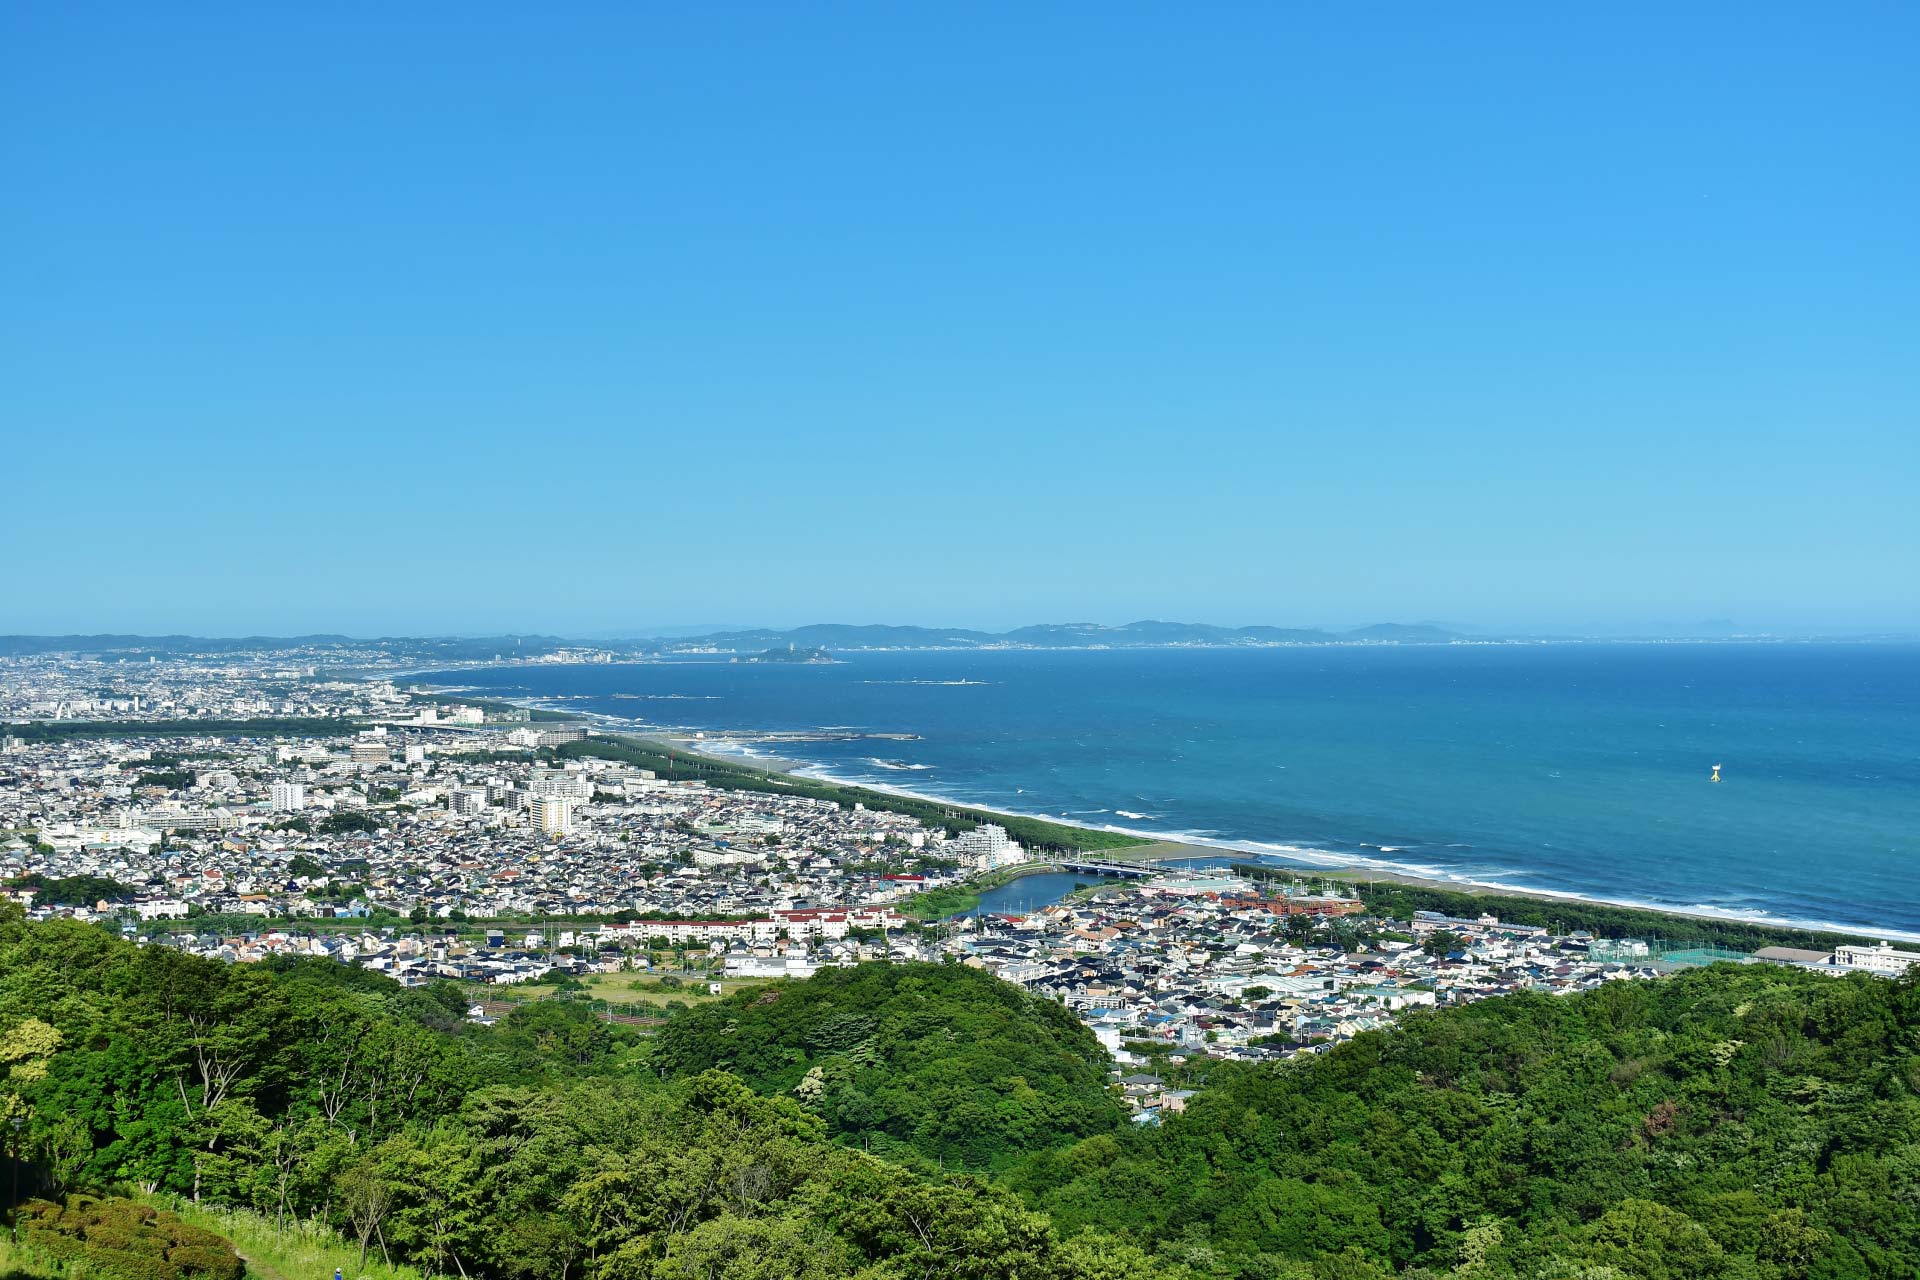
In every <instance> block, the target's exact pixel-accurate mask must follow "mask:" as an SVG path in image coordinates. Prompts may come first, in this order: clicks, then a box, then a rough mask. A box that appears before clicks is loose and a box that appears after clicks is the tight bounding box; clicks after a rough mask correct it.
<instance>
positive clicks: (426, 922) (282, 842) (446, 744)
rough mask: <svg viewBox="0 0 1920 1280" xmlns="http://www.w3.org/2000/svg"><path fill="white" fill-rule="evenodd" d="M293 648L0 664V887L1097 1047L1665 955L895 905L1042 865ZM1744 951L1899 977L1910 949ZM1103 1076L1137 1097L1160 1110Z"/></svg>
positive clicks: (420, 974) (1350, 1032) (429, 956)
mask: <svg viewBox="0 0 1920 1280" xmlns="http://www.w3.org/2000/svg"><path fill="white" fill-rule="evenodd" d="M315 656H316V655H315V654H312V653H302V652H281V653H266V654H239V655H226V656H221V657H218V658H206V657H199V658H194V659H191V660H176V659H171V658H170V659H168V660H165V661H162V660H160V659H159V658H158V657H157V656H154V657H150V658H149V659H148V660H146V661H141V662H128V661H125V660H120V661H115V662H106V661H103V660H100V659H97V658H84V659H62V658H59V657H53V656H43V655H36V656H32V657H27V658H13V659H6V660H0V714H3V715H4V716H5V718H6V720H7V722H8V724H7V727H6V730H5V732H4V735H3V736H0V882H4V883H5V885H6V886H7V887H6V890H5V891H6V893H7V894H8V895H9V896H11V897H12V898H14V899H15V900H16V901H18V902H20V903H21V904H23V905H24V906H25V907H26V908H27V910H28V913H29V915H30V916H32V917H34V918H48V917H52V916H70V917H73V918H76V919H80V920H97V921H99V922H100V923H101V924H102V925H103V926H105V927H109V928H114V929H118V930H121V931H123V932H126V933H128V934H132V935H137V936H139V937H140V938H141V939H142V941H144V942H146V943H148V944H149V945H161V946H171V947H177V948H180V949H182V950H186V951H190V952H194V953H198V954H201V955H207V956H212V957H217V958H219V959H222V960H228V961H233V962H242V963H244V962H250V961H257V960H262V959H265V958H268V957H272V956H323V957H328V958H331V959H333V960H337V961H339V962H342V963H350V964H357V965H361V966H363V967H366V968H370V969H374V970H377V971H379V972H382V973H385V974H388V975H389V976H391V977H393V978H395V979H396V980H398V981H400V982H401V983H403V984H407V985H421V984H426V983H431V982H434V981H438V980H442V979H452V980H456V981H462V982H469V983H484V984H493V985H510V984H516V983H524V982H528V981H534V980H538V979H542V978H546V977H548V976H549V975H551V974H553V973H554V971H555V970H561V971H564V972H568V973H574V974H586V973H589V972H593V971H620V970H624V969H633V968H646V967H648V966H650V965H651V964H652V963H653V960H652V958H651V957H652V956H653V955H654V953H655V952H657V951H658V950H660V949H671V950H674V951H677V952H679V953H680V954H681V956H682V957H683V959H684V957H685V956H686V955H687V953H689V952H691V953H694V954H695V955H697V956H698V957H699V962H700V965H701V969H702V971H703V972H707V973H710V974H712V975H714V976H716V977H718V976H722V975H724V976H726V977H730V978H735V979H777V978H801V977H806V976H808V975H810V974H812V973H814V972H815V971H817V970H818V969H819V968H821V967H823V966H833V965H850V964H855V963H859V962H860V961H863V960H871V959H899V960H908V959H911V960H932V959H948V960H951V961H954V962H958V963H962V964H965V965H969V966H973V967H976V968H980V969H984V970H986V971H988V972H990V973H992V974H994V975H997V976H998V977H1000V978H1003V979H1005V980H1007V981H1010V982H1015V983H1018V984H1020V985H1022V986H1024V987H1027V988H1029V989H1030V990H1033V991H1035V992H1039V993H1042V994H1044V995H1046V996H1048V997H1051V998H1053V999H1056V1000H1058V1001H1059V1002H1061V1003H1062V1004H1064V1005H1065V1006H1067V1007H1068V1008H1069V1009H1071V1010H1073V1011H1074V1012H1075V1013H1076V1014H1077V1015H1078V1016H1079V1017H1080V1018H1081V1019H1083V1020H1084V1021H1085V1022H1086V1023H1088V1024H1089V1025H1090V1026H1091V1027H1092V1029H1093V1030H1094V1032H1095V1034H1096V1035H1097V1036H1098V1038H1099V1039H1100V1041H1101V1043H1102V1044H1103V1045H1105V1046H1106V1047H1107V1048H1108V1050H1109V1051H1110V1052H1112V1053H1113V1054H1114V1056H1115V1058H1116V1059H1117V1060H1118V1061H1119V1062H1121V1063H1123V1064H1124V1063H1130V1062H1137V1061H1141V1060H1143V1055H1156V1054H1169V1053H1170V1054H1174V1055H1181V1054H1194V1053H1204V1054H1209V1055H1213V1056H1221V1057H1237V1058H1248V1059H1262V1058H1271V1057H1278V1056H1285V1055H1291V1054H1299V1053H1307V1052H1317V1051H1319V1050H1321V1049H1323V1048H1325V1047H1326V1046H1328V1045H1331V1044H1334V1043H1338V1042H1340V1041H1342V1040H1346V1039H1349V1038H1351V1037H1352V1036H1354V1035H1356V1034H1358V1033H1360V1032H1363V1031H1366V1030H1369V1029H1373V1028H1377V1027H1381V1026H1383V1025H1385V1024H1386V1023H1387V1022H1388V1021H1389V1020H1390V1019H1392V1018H1393V1017H1394V1015H1395V1014H1396V1013H1398V1012H1400V1011H1401V1010H1404V1009H1407V1008H1410V1007H1416V1006H1431V1005H1445V1004H1454V1003H1462V1002H1466V1001H1471V1000H1477V999H1481V998H1483V997H1487V996H1495V995H1500V994H1504V993H1508V992H1513V991H1518V990H1537V991H1547V992H1572V991H1579V990H1582V989H1585V988H1589V987H1593V986H1596V985H1598V984H1601V983H1604V982H1608V981H1617V980H1622V979H1633V978H1646V977H1653V976H1657V975H1658V974H1659V973H1661V972H1664V971H1669V970H1670V969H1671V968H1673V967H1674V965H1673V964H1671V963H1668V962H1665V961H1662V960H1660V959H1659V958H1658V957H1655V956H1652V955H1650V954H1649V953H1648V951H1647V949H1646V947H1645V946H1644V945H1636V944H1633V943H1631V941H1630V940H1629V941H1628V942H1627V943H1622V942H1620V941H1618V940H1614V941H1609V942H1607V943H1605V944H1604V945H1599V944H1596V942H1595V940H1594V939H1593V938H1591V937H1589V936H1587V935H1585V934H1573V935H1570V936H1554V935H1551V934H1549V932H1548V931H1547V930H1546V929H1545V928H1542V927H1538V926H1523V925H1514V924H1505V923H1502V922H1501V921H1499V920H1498V919H1496V918H1494V917H1493V916H1482V917H1479V918H1475V919H1457V920H1456V919H1447V918H1444V917H1440V916H1437V915H1434V914H1432V913H1417V914H1415V915H1414V916H1413V917H1412V918H1410V919H1407V920H1398V921H1396V920H1384V919H1375V918H1371V917H1369V916H1367V915H1366V914H1365V908H1364V906H1363V904H1362V903H1361V902H1360V901H1359V900H1357V899H1355V898H1351V897H1345V896H1341V895H1342V891H1340V890H1338V889H1334V888H1331V887H1328V886H1322V887H1321V888H1320V890H1319V891H1318V892H1315V891H1312V890H1311V889H1310V888H1309V887H1308V886H1305V885H1303V884H1299V883H1297V882H1296V883H1289V884H1279V885H1276V884H1272V883H1266V884H1261V885H1258V886H1256V885H1255V884H1254V883H1253V882H1251V881H1249V880H1247V879H1245V878H1244V877H1242V876H1241V875H1238V874H1234V873H1233V872H1231V871H1229V870H1227V869H1225V868H1223V867H1217V866H1215V867H1209V866H1204V865H1201V866H1191V865H1190V866H1184V867H1169V868H1165V869H1163V870H1158V871H1156V870H1154V869H1151V868H1142V869H1141V871H1142V874H1143V876H1144V877H1145V878H1142V879H1130V880H1125V881H1121V882H1112V881H1107V880H1102V879H1099V878H1098V877H1097V876H1090V877H1089V879H1088V882H1087V884H1086V886H1085V887H1084V888H1083V889H1082V890H1080V891H1078V892H1074V893H1070V894H1067V895H1065V896H1064V897H1063V898H1062V899H1061V900H1059V901H1055V902H1052V903H1050V904H1048V905H1044V906H1042V907H1040V908H1039V909H1037V910H1031V911H1027V912H1025V913H1022V914H1019V915H999V914H994V913H992V912H991V911H984V912H981V911H977V912H973V913H969V914H965V915H960V916H955V917H953V918H950V919H945V920H940V919H935V920H932V921H922V920H920V919H917V918H915V917H914V915H913V914H911V909H912V905H913V904H912V900H913V899H914V897H915V895H916V894H919V893H921V892H922V891H924V890H928V889H938V888H942V887H944V886H951V885H955V884H961V883H966V882H969V881H970V880H971V878H973V877H976V876H978V875H980V874H982V873H989V872H997V873H998V874H1000V875H1002V876H1005V875H1008V874H1013V875H1018V874H1020V873H1021V872H1023V871H1027V870H1031V869H1044V868H1045V866H1046V865H1047V864H1045V863H1044V862H1041V861H1038V860H1037V858H1036V855H1034V854H1031V853H1029V852H1028V851H1025V850H1023V849H1022V848H1021V847H1020V846H1019V845H1018V844H1017V843H1015V842H1013V841H1012V840H1010V839H1009V838H1008V836H1007V833H1006V832H1005V831H1004V830H1002V829H1000V828H999V827H996V826H993V825H991V824H986V825H981V826H976V827H973V828H971V829H968V830H965V831H961V832H953V831H949V830H947V829H945V828H941V827H930V826H928V825H925V824H923V823H922V822H921V821H920V820H919V819H917V818H915V817H913V816H910V815H908V814H903V813H896V812H890V811H886V810H884V809H869V808H866V807H864V806H863V805H860V804H850V805H849V804H842V803H836V802H835V801H833V800H826V799H819V798H813V797H808V796H802V795H783V794H779V793H778V792H777V791H765V790H762V791H744V790H730V789H724V788H720V787H710V786H708V785H706V784H705V783H704V782H702V781H700V780H698V779H693V780H669V779H667V778H662V777H660V776H658V775H657V773H656V772H655V771H653V770H650V769H645V768H639V767H636V766H634V765H632V764H630V763H626V762H623V761H622V760H619V759H608V758H599V757H594V756H586V757H584V758H575V757H570V756H569V755H568V754H566V753H565V751H563V750H562V749H564V748H568V747H569V745H570V744H574V743H579V742H582V741H583V740H584V739H586V738H588V737H589V736H599V735H603V734H606V733H608V732H610V730H609V729H608V728H607V726H605V725H595V724H590V723H588V722H586V721H580V720H564V719H560V718H556V717H552V716H551V715H548V716H545V717H543V718H541V719H539V720H536V719H534V718H533V715H534V713H532V712H530V711H528V710H527V709H524V708H516V707H511V706H506V705H502V704H497V703H496V704H487V705H474V704H468V703H463V702H461V701H459V700H458V698H457V696H454V695H448V694H446V693H443V692H435V691H430V690H424V689H420V688H417V687H408V686H407V685H406V683H405V681H404V679H403V678H402V679H395V678H390V677H389V676H388V675H387V674H385V673H383V672H382V671H380V670H377V669H375V670H365V669H363V670H361V671H359V672H358V673H357V674H354V675H352V676H333V675H325V674H322V673H321V671H320V670H319V669H317V668H316V667H315V665H314V664H313V661H312V660H313V659H314V658H315ZM386 661H387V665H389V666H391V665H392V663H391V660H386ZM379 662H380V660H379V659H378V657H377V655H376V656H375V658H374V660H372V661H370V663H369V665H370V666H373V667H377V666H378V665H379ZM1760 958H1762V959H1769V960H1774V961H1777V962H1780V963H1789V964H1796V965H1801V966H1805V967H1812V968H1819V969H1824V970H1827V971H1843V970H1845V969H1849V968H1858V969H1864V970H1867V971H1869V972H1880V973H1899V972H1902V971H1904V970H1905V968H1906V967H1907V965H1908V964H1909V963H1910V962H1911V961H1912V960H1913V959H1914V958H1916V957H1913V956H1911V955H1910V954H1909V953H1906V952H1903V951H1896V950H1893V949H1891V948H1885V947H1881V948H1872V947H1842V948H1840V949H1838V950H1837V951H1835V952H1833V953H1817V952H1794V953H1782V954H1775V955H1768V954H1766V953H1762V955H1761V957H1760ZM1136 1083H1138V1082H1136ZM1129 1097H1130V1098H1131V1099H1132V1100H1133V1101H1134V1102H1135V1103H1136V1104H1137V1106H1138V1108H1139V1112H1140V1114H1141V1115H1142V1116H1143V1117H1146V1118H1151V1117H1153V1116H1155V1115H1157V1114H1158V1113H1159V1111H1160V1109H1161V1108H1162V1107H1163V1106H1172V1107H1176V1108H1177V1106H1178V1105H1179V1101H1180V1100H1179V1099H1178V1098H1177V1097H1169V1098H1163V1097H1161V1096H1160V1095H1159V1094H1157V1093H1154V1092H1153V1091H1152V1090H1150V1089H1139V1088H1130V1089H1129Z"/></svg>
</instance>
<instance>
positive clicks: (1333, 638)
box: [0, 619, 1914, 664]
mask: <svg viewBox="0 0 1920 1280" xmlns="http://www.w3.org/2000/svg"><path fill="white" fill-rule="evenodd" d="M691 630H693V629H692V628H687V627H661V628H659V629H658V630H657V631H654V632H652V633H650V634H639V635H636V634H634V633H632V632H628V633H626V634H625V635H624V636H623V637H621V638H618V639H611V638H608V636H609V633H607V632H601V633H600V634H599V635H598V636H595V637H592V638H583V637H578V636H575V637H568V636H555V635H500V636H379V637H355V636H344V635H335V634H325V635H302V636H237V637H210V636H185V635H166V636H141V635H65V636H29V635H12V636H3V635H0V657H23V656H32V655H35V654H54V653H73V654H92V655H97V656H100V657H103V658H115V657H118V658H144V657H146V656H147V655H148V654H158V655H161V656H205V657H209V658H218V657H221V656H223V655H230V654H238V653H247V652H257V651H261V650H290V649H306V650H312V651H315V652H314V653H313V654H312V656H311V658H310V659H309V660H310V661H313V662H316V663H320V664H332V663H341V664H348V663H351V662H353V661H354V660H355V659H356V658H361V657H365V656H367V655H368V654H369V653H370V652H371V653H377V654H378V655H379V656H381V657H385V658H390V659H400V660H402V661H406V662H410V663H416V662H417V663H431V662H476V661H478V662H484V661H487V660H488V659H491V658H495V657H501V658H540V657H551V656H553V655H555V654H561V655H562V656H563V657H564V656H565V654H566V651H569V650H591V651H594V652H597V653H602V654H604V653H609V652H611V653H612V654H614V655H615V656H628V657H644V656H649V655H662V654H686V653H726V654H740V655H747V654H756V655H758V654H766V653H768V652H769V651H771V650H776V649H777V650H786V649H789V648H792V649H799V650H814V649H824V650H828V651H830V652H849V651H852V652H858V651H860V650H873V649H1006V648H1027V649H1152V648H1173V647H1197V646H1202V645H1208V646H1241V647H1258V646H1262V645H1293V644H1447V643H1450V642H1453V641H1459V640H1474V641H1480V642H1489V641H1500V640H1509V641H1522V642H1525V641H1545V640H1558V641H1574V642H1577V641H1581V640H1590V641H1596V642H1603V643H1604V642H1607V641H1614V640H1631V639H1643V640H1655V641H1667V640H1729V639H1747V640H1793V639H1798V640H1811V639H1819V638H1821V637H1819V636H1816V635H1811V634H1801V635H1771V636H1770V635H1766V634H1754V633H1747V634H1744V635H1742V634H1739V633H1735V632H1733V631H1732V630H1731V624H1725V629H1719V630H1716V629H1702V630H1700V631H1695V632H1691V633H1680V632H1668V633H1664V634H1662V633H1655V632H1652V631H1648V632H1645V633H1643V634H1641V635H1638V636H1633V635H1620V634H1616V635H1602V634H1594V633H1589V634H1587V635H1584V636H1582V635H1569V634H1565V633H1562V634H1559V635H1543V634H1533V635H1505V636H1500V635H1493V634H1490V633H1478V632H1476V633H1472V634H1469V633H1467V632H1463V631H1455V630H1453V629H1451V628H1449V627H1443V626H1437V625H1434V624H1432V623H1415V624H1408V623H1401V622H1380V623H1375V624H1374V625H1372V626H1367V627H1356V628H1353V629H1351V630H1338V629H1329V628H1322V627H1218V626H1213V625H1211V624H1208V623H1204V622H1161V621H1158V620H1153V619H1148V620H1146V621H1142V622H1129V623H1126V624H1125V625H1122V626H1106V625H1104V624H1102V623H1098V622H1048V623H1041V624H1038V625H1036V626H1030V627H1016V628H1014V629H1013V630H1011V631H976V630H972V629H970V628H967V627H911V626H886V625H854V624H847V623H835V622H822V623H814V624H813V625H811V626H804V627H792V628H789V629H786V630H776V629H772V628H767V627H746V628H739V629H734V630H719V629H716V630H711V631H705V632H703V633H702V634H698V635H693V634H689V632H690V631H691ZM1826 638H1828V639H1845V640H1852V641H1911V640H1912V639H1913V638H1914V637H1913V636H1911V635H1909V634H1902V633H1892V632H1888V633H1877V634H1859V633H1856V634H1852V635H1845V636H1830V637H1826Z"/></svg>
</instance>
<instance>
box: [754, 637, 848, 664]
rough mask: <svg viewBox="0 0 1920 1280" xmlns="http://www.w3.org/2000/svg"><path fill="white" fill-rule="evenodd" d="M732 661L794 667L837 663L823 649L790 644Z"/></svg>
mask: <svg viewBox="0 0 1920 1280" xmlns="http://www.w3.org/2000/svg"><path fill="white" fill-rule="evenodd" d="M732 661H734V662H779V663H786V664H788V665H794V666H816V667H818V666H828V665H831V664H832V663H834V662H836V661H838V659H836V658H835V657H834V656H833V655H832V654H830V653H828V652H827V651H826V650H825V649H817V648H816V649H802V648H800V647H799V646H798V645H795V644H792V643H791V642H790V643H788V645H787V647H786V648H784V649H777V648H776V649H768V650H767V651H766V652H764V653H756V654H754V655H752V656H751V657H746V658H734V659H732Z"/></svg>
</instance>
